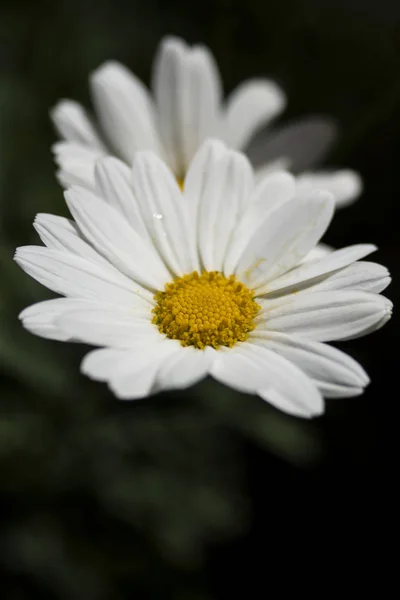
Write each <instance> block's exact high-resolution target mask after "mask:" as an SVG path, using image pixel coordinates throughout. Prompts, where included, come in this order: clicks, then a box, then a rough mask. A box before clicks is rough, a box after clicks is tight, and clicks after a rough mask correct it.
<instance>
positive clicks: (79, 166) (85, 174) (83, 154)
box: [52, 142, 102, 190]
mask: <svg viewBox="0 0 400 600" xmlns="http://www.w3.org/2000/svg"><path fill="white" fill-rule="evenodd" d="M52 150H53V152H54V157H55V161H56V163H57V165H58V166H59V167H60V169H59V171H58V172H57V177H58V180H59V181H60V183H61V185H62V186H63V187H65V188H68V187H70V186H71V185H81V186H83V187H86V188H88V189H90V190H93V189H94V166H95V163H96V160H97V159H98V158H100V157H101V156H102V153H101V152H98V151H97V150H92V149H90V148H87V147H86V146H83V145H81V144H77V143H75V142H58V143H57V144H54V146H53V148H52Z"/></svg>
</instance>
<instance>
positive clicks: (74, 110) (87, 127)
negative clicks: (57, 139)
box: [50, 100, 106, 152]
mask: <svg viewBox="0 0 400 600" xmlns="http://www.w3.org/2000/svg"><path fill="white" fill-rule="evenodd" d="M50 116H51V118H52V120H53V122H54V124H55V126H56V128H57V130H58V132H59V134H60V135H61V137H63V138H64V139H65V140H67V141H68V142H76V143H78V144H83V145H84V146H89V148H92V149H93V150H97V151H99V152H106V148H105V146H104V144H103V142H102V141H101V139H100V137H99V135H98V134H97V131H96V130H95V128H94V126H93V125H92V123H91V120H90V119H89V117H88V115H87V114H86V111H85V110H84V108H83V107H82V106H81V105H80V104H78V103H77V102H74V101H72V100H61V102H59V103H58V104H57V105H56V106H55V107H54V108H53V110H52V111H51V113H50Z"/></svg>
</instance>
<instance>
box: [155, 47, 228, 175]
mask: <svg viewBox="0 0 400 600" xmlns="http://www.w3.org/2000/svg"><path fill="white" fill-rule="evenodd" d="M153 90H154V96H155V99H156V104H157V109H158V114H159V118H160V121H159V126H160V130H161V137H162V140H163V142H164V146H165V148H166V151H167V155H168V158H169V161H170V165H171V167H172V169H173V170H174V172H175V174H176V176H177V177H179V178H183V177H184V175H185V172H186V169H187V167H188V165H189V163H190V161H191V159H192V158H193V156H194V154H195V152H196V151H197V149H198V147H199V146H200V144H201V143H202V142H203V141H204V140H205V139H206V138H207V137H209V136H212V135H216V134H217V132H216V126H217V117H218V112H219V103H220V97H221V84H220V80H219V74H218V70H217V66H216V64H215V61H214V58H213V56H212V55H211V53H210V51H209V50H208V49H207V48H206V47H204V46H194V47H193V48H189V47H188V46H187V45H186V44H185V43H184V42H183V41H182V40H180V39H178V38H173V37H168V38H166V39H165V40H164V41H163V42H162V43H161V46H160V50H159V53H158V55H157V58H156V61H155V64H154V77H153Z"/></svg>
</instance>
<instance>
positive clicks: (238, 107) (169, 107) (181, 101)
mask: <svg viewBox="0 0 400 600" xmlns="http://www.w3.org/2000/svg"><path fill="white" fill-rule="evenodd" d="M90 86H91V93H92V98H93V104H94V108H95V113H96V124H93V123H92V120H91V118H90V117H89V116H88V115H87V113H86V111H85V110H84V108H83V107H82V106H80V105H79V104H77V103H76V102H74V101H71V100H62V101H61V102H59V104H58V105H57V106H56V107H55V108H54V109H53V110H52V113H51V115H52V119H53V121H54V123H55V126H56V128H57V130H58V132H59V134H60V135H61V137H62V138H63V140H64V141H61V142H59V143H57V144H56V145H55V146H54V153H55V158H56V162H57V164H58V166H59V171H58V178H59V180H60V182H61V184H62V185H64V187H68V186H70V185H71V184H79V185H84V186H85V187H88V188H89V189H92V190H93V189H94V165H95V163H96V159H98V158H99V157H101V156H105V155H112V156H115V157H118V158H119V159H120V160H122V161H124V162H126V163H127V164H129V165H131V162H132V159H133V156H134V154H135V152H136V151H138V150H152V151H153V152H155V153H156V154H157V155H158V156H159V157H160V158H161V159H162V160H163V161H165V162H166V163H167V164H168V165H169V167H170V169H171V170H172V171H173V172H174V174H175V177H176V178H177V180H178V182H179V183H180V184H181V185H182V184H183V182H184V180H185V178H186V174H187V170H188V167H189V165H190V163H191V160H192V159H193V157H194V155H195V153H196V152H197V150H198V149H199V148H200V146H201V144H202V143H203V142H204V141H205V139H206V138H208V137H214V138H218V139H220V140H222V141H223V142H224V143H225V144H226V145H228V146H229V147H230V148H233V149H236V150H242V151H244V150H246V151H247V153H248V157H249V158H250V159H251V160H252V162H253V163H254V166H256V167H257V169H256V175H257V177H258V178H259V179H261V178H262V177H263V176H264V175H265V174H266V173H268V172H270V171H274V170H277V169H281V168H285V169H289V170H291V171H296V172H298V173H299V175H298V177H297V179H296V183H297V186H298V188H299V190H301V191H308V190H310V189H315V188H323V189H327V190H330V191H331V192H332V193H333V195H334V197H335V200H336V204H337V205H344V204H348V203H350V202H351V201H353V200H354V199H355V198H356V197H357V196H358V195H359V193H360V191H361V180H360V177H359V176H358V175H357V174H356V173H354V172H353V171H351V170H348V169H343V170H337V171H316V172H314V171H310V170H309V169H310V168H312V167H314V166H315V163H316V162H317V161H320V160H321V158H322V157H323V155H324V154H326V151H327V150H328V149H329V147H330V146H331V144H332V142H333V140H334V138H335V127H334V125H333V123H331V122H330V121H328V120H326V119H321V118H317V117H310V118H307V119H304V120H303V121H298V122H295V123H293V124H289V125H287V126H284V127H282V128H280V129H279V128H278V129H275V130H273V131H271V130H267V131H266V133H264V129H265V126H266V125H268V124H269V123H270V122H271V121H272V120H273V119H274V118H275V117H276V116H277V115H279V113H280V112H282V110H283V109H284V107H285V104H286V100H285V95H284V93H283V91H282V90H281V89H280V88H279V87H278V85H277V84H276V83H274V82H273V81H271V80H269V79H265V78H259V79H253V80H249V81H245V82H243V83H242V84H240V85H239V86H238V87H237V88H236V89H235V90H234V91H233V92H232V93H231V94H230V95H229V96H228V98H227V99H226V100H224V98H223V90H222V81H221V77H220V74H219V71H218V67H217V65H216V62H215V60H214V57H213V56H212V54H211V52H210V50H209V49H208V48H206V47H205V46H201V45H198V46H193V47H191V46H188V45H187V44H186V43H185V42H184V41H183V40H181V39H179V38H175V37H167V38H164V39H163V40H162V41H161V44H160V48H159V50H158V52H157V55H156V58H155V61H154V67H153V78H152V89H151V91H149V90H148V89H147V88H146V87H145V86H144V85H143V83H142V82H141V81H140V80H139V79H138V78H137V77H136V76H135V75H134V74H133V73H131V72H130V71H129V70H128V69H127V68H126V67H124V66H123V65H121V64H119V63H117V62H115V61H113V62H106V63H105V64H103V65H102V66H100V67H99V68H98V69H97V70H96V71H94V73H92V75H91V78H90ZM257 132H261V134H262V135H261V136H259V137H258V138H257V136H256V137H254V136H255V134H257ZM252 140H253V142H252Z"/></svg>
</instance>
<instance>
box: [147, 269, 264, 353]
mask: <svg viewBox="0 0 400 600" xmlns="http://www.w3.org/2000/svg"><path fill="white" fill-rule="evenodd" d="M154 298H155V300H156V302H157V305H156V306H155V307H154V308H153V313H154V317H153V319H152V322H153V323H155V324H156V325H157V326H158V328H159V330H160V332H161V333H164V334H165V335H166V336H167V337H169V338H171V339H173V340H180V342H181V344H182V346H195V347H196V348H200V349H202V348H204V347H205V346H213V347H214V348H219V346H229V347H232V346H234V345H235V344H236V343H237V342H243V341H244V340H246V339H247V336H248V334H249V332H250V331H252V330H253V329H254V327H255V325H254V317H255V315H256V314H257V312H258V311H259V309H260V306H259V305H258V304H257V303H256V302H255V301H254V298H253V293H252V291H251V290H249V289H248V288H247V287H246V286H245V285H244V284H243V283H240V281H237V280H236V279H235V276H234V275H231V276H230V277H225V276H224V275H223V274H222V273H219V272H218V271H209V272H208V271H203V273H202V274H201V275H199V273H198V272H197V271H194V272H193V273H190V274H189V275H184V276H183V277H176V278H175V279H174V280H173V281H172V282H171V283H167V284H166V286H165V291H163V292H157V293H156V294H155V296H154Z"/></svg>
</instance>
